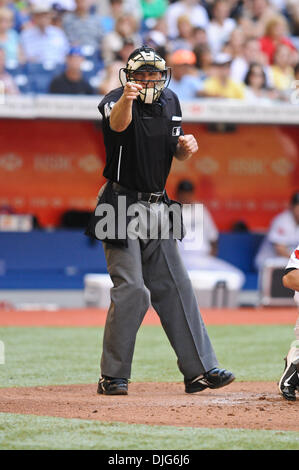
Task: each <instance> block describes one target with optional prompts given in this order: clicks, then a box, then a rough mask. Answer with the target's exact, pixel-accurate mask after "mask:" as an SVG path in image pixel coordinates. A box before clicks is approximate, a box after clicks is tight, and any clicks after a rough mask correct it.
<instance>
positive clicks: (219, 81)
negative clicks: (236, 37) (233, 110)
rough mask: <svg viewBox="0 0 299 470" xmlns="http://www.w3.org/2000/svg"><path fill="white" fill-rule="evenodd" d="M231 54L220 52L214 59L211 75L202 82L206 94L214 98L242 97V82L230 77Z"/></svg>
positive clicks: (243, 96) (243, 91)
mask: <svg viewBox="0 0 299 470" xmlns="http://www.w3.org/2000/svg"><path fill="white" fill-rule="evenodd" d="M231 60H232V58H231V56H230V55H229V54H226V53H224V52H220V53H219V54H217V56H216V57H215V59H214V62H213V69H212V72H211V76H210V77H209V78H207V80H205V82H204V92H205V94H206V96H209V97H214V98H231V99H244V98H245V87H244V85H243V83H241V82H236V81H234V80H232V79H231V78H230V65H231Z"/></svg>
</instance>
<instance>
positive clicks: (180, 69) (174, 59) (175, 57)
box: [169, 49, 203, 100]
mask: <svg viewBox="0 0 299 470" xmlns="http://www.w3.org/2000/svg"><path fill="white" fill-rule="evenodd" d="M169 63H170V65H171V67H172V77H171V81H170V85H169V88H170V89H171V90H172V91H174V92H175V93H176V94H177V95H178V97H179V99H180V100H192V99H194V98H196V97H197V96H201V91H202V89H203V83H202V81H201V80H200V79H199V78H198V76H197V71H196V67H195V64H196V56H195V54H194V52H192V51H189V50H183V49H179V50H177V51H175V52H173V53H172V54H171V55H170V58H169Z"/></svg>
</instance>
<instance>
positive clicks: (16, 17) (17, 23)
mask: <svg viewBox="0 0 299 470" xmlns="http://www.w3.org/2000/svg"><path fill="white" fill-rule="evenodd" d="M6 7H7V8H9V9H10V10H11V11H12V13H13V29H15V30H16V31H17V32H18V33H19V32H20V31H21V30H22V28H23V27H25V26H26V25H27V23H28V22H29V15H28V12H27V5H26V4H25V2H24V3H23V4H22V5H18V6H17V5H15V3H14V2H12V1H11V0H0V8H6Z"/></svg>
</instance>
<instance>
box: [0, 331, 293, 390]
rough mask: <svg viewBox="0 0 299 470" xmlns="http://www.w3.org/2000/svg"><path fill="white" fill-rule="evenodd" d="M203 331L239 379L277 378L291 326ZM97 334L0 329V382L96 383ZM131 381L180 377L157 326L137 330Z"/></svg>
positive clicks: (99, 341) (6, 384)
mask: <svg viewBox="0 0 299 470" xmlns="http://www.w3.org/2000/svg"><path fill="white" fill-rule="evenodd" d="M208 331H209V334H210V338H211V340H212V343H213V345H214V348H215V350H216V353H217V356H218V359H219V362H220V365H221V366H223V367H225V368H227V369H230V370H232V371H233V372H234V373H235V375H236V377H237V380H242V381H245V380H268V381H273V380H277V378H278V377H279V376H280V374H281V372H282V369H283V357H284V356H285V354H286V352H287V351H288V348H289V345H290V342H291V341H292V340H293V328H292V326H291V325H290V326H289V325H280V326H278V325H270V326H265V325H259V326H256V325H245V326H243V325H242V326H210V327H209V328H208ZM102 335H103V329H102V328H10V327H9V328H1V329H0V340H2V341H3V342H4V344H5V364H4V365H0V387H12V386H34V385H50V384H51V385H53V384H71V383H94V382H96V381H97V378H98V376H99V363H100V354H101V344H102ZM132 380H134V381H181V380H182V376H181V374H180V372H179V371H178V368H177V364H176V357H175V354H174V352H173V350H172V349H171V347H170V345H169V343H168V340H167V338H166V336H165V333H164V331H163V330H162V328H161V327H159V326H146V327H142V328H141V329H140V331H139V333H138V336H137V342H136V349H135V355H134V361H133V367H132Z"/></svg>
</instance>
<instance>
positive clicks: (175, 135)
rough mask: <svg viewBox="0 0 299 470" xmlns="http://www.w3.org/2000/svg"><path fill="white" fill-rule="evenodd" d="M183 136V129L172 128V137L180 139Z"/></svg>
mask: <svg viewBox="0 0 299 470" xmlns="http://www.w3.org/2000/svg"><path fill="white" fill-rule="evenodd" d="M180 134H181V127H173V128H172V136H173V137H178V136H179V135H180Z"/></svg>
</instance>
